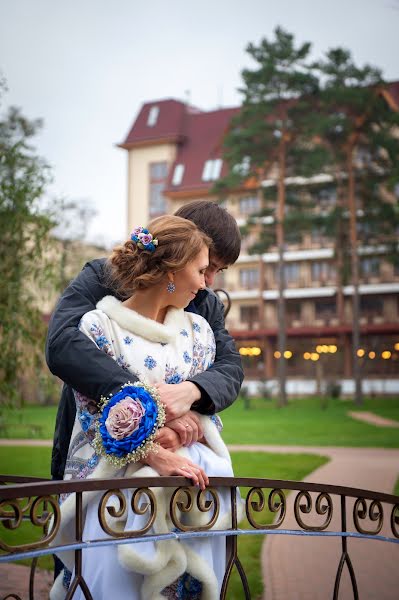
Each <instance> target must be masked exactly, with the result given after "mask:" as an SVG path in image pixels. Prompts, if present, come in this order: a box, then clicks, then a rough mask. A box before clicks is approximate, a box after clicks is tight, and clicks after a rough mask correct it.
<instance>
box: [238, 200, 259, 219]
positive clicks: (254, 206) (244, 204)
mask: <svg viewBox="0 0 399 600" xmlns="http://www.w3.org/2000/svg"><path fill="white" fill-rule="evenodd" d="M259 210H260V201H259V198H258V196H247V197H246V198H240V214H242V215H250V214H252V213H255V212H259Z"/></svg>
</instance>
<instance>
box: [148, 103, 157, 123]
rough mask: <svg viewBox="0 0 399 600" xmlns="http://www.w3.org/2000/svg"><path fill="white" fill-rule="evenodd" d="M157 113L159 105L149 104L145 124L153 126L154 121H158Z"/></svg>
mask: <svg viewBox="0 0 399 600" xmlns="http://www.w3.org/2000/svg"><path fill="white" fill-rule="evenodd" d="M158 115H159V106H151V108H150V110H149V113H148V117H147V126H148V127H154V125H155V124H156V122H157V121H158Z"/></svg>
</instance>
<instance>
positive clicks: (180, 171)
mask: <svg viewBox="0 0 399 600" xmlns="http://www.w3.org/2000/svg"><path fill="white" fill-rule="evenodd" d="M183 175H184V165H181V164H180V165H176V166H175V170H174V171H173V177H172V185H180V184H181V182H182V179H183Z"/></svg>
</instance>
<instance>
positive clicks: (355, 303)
mask: <svg viewBox="0 0 399 600" xmlns="http://www.w3.org/2000/svg"><path fill="white" fill-rule="evenodd" d="M347 171H348V207H349V233H350V255H351V275H352V286H353V296H352V361H353V378H354V382H355V404H356V405H357V406H361V405H362V404H363V393H362V382H361V373H360V362H359V358H358V356H357V351H358V349H359V348H360V296H359V255H358V252H357V231H356V220H357V219H356V198H355V178H354V172H353V146H351V147H350V149H349V151H348V162H347Z"/></svg>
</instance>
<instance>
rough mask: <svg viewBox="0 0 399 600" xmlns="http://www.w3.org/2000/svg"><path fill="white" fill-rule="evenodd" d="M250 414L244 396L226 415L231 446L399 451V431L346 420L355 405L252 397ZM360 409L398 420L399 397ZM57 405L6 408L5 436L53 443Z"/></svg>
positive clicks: (0, 424) (1, 430) (1, 423)
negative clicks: (280, 405)
mask: <svg viewBox="0 0 399 600" xmlns="http://www.w3.org/2000/svg"><path fill="white" fill-rule="evenodd" d="M250 406H251V408H250V409H249V410H246V409H245V408H244V402H243V401H242V399H241V398H238V399H237V401H236V402H235V403H234V404H233V406H232V407H230V408H229V409H227V410H225V411H223V413H222V414H221V416H222V419H223V423H224V432H223V437H224V439H225V441H226V442H227V443H230V444H233V443H240V444H284V445H304V446H371V447H373V446H374V447H386V448H397V447H399V429H396V430H395V429H388V428H383V427H375V426H373V425H367V424H366V423H361V422H359V421H355V420H354V419H351V418H349V417H348V416H347V414H346V413H347V412H348V411H350V410H359V409H358V408H357V407H355V406H354V405H353V403H352V402H350V401H344V400H333V399H330V400H329V401H328V404H327V408H325V409H324V410H323V409H322V408H321V404H320V400H319V399H317V398H304V399H300V400H291V401H290V402H289V404H288V406H287V407H285V408H283V409H278V408H276V405H275V401H274V400H263V399H259V398H257V399H251V401H250ZM360 410H367V411H372V412H375V413H377V414H379V415H381V416H383V417H387V418H390V419H395V420H397V421H399V398H392V399H391V398H389V399H388V398H379V399H377V398H373V399H371V398H368V399H366V400H365V404H364V406H363V407H362V408H361V409H360ZM55 415H56V407H54V406H43V407H42V406H28V407H26V408H24V409H21V410H16V409H12V410H11V409H6V410H4V411H3V413H2V415H1V420H0V437H8V438H25V439H29V438H38V439H39V438H40V439H52V437H53V431H54V422H55Z"/></svg>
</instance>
